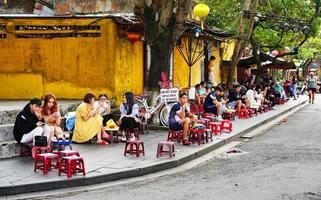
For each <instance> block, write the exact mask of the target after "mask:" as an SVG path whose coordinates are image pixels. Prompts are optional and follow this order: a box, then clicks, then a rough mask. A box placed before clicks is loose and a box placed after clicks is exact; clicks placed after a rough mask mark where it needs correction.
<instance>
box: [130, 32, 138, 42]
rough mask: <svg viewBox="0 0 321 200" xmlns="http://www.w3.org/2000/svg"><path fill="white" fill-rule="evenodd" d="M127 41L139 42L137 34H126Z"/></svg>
mask: <svg viewBox="0 0 321 200" xmlns="http://www.w3.org/2000/svg"><path fill="white" fill-rule="evenodd" d="M127 39H128V40H129V41H131V42H136V41H138V40H140V35H139V34H137V33H127Z"/></svg>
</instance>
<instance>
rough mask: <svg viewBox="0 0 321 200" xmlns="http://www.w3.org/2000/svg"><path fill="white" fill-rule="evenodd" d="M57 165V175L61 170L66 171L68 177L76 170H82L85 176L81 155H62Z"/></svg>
mask: <svg viewBox="0 0 321 200" xmlns="http://www.w3.org/2000/svg"><path fill="white" fill-rule="evenodd" d="M58 166H59V167H58V175H59V176H60V175H61V172H63V173H67V177H68V178H70V177H71V176H72V174H75V173H77V172H82V175H83V176H86V172H85V163H84V159H83V158H82V157H79V156H75V155H73V156H67V157H62V158H61V161H60V162H59V164H58Z"/></svg>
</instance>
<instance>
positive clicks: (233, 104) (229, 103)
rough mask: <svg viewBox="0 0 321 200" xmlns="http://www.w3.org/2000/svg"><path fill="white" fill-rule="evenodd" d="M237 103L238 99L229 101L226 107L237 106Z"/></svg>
mask: <svg viewBox="0 0 321 200" xmlns="http://www.w3.org/2000/svg"><path fill="white" fill-rule="evenodd" d="M236 104H237V101H232V102H228V103H227V104H226V107H228V108H235V106H236Z"/></svg>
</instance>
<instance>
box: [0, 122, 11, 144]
mask: <svg viewBox="0 0 321 200" xmlns="http://www.w3.org/2000/svg"><path fill="white" fill-rule="evenodd" d="M7 140H14V136H13V124H4V125H0V142H1V141H7Z"/></svg>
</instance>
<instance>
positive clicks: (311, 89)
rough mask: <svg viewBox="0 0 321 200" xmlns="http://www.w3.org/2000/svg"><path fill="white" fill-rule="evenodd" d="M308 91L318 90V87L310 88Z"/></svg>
mask: <svg viewBox="0 0 321 200" xmlns="http://www.w3.org/2000/svg"><path fill="white" fill-rule="evenodd" d="M308 91H312V92H313V93H315V92H316V91H317V88H308Z"/></svg>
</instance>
